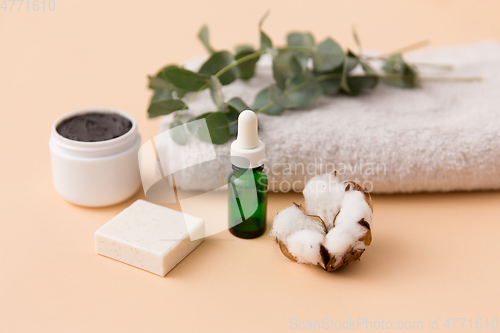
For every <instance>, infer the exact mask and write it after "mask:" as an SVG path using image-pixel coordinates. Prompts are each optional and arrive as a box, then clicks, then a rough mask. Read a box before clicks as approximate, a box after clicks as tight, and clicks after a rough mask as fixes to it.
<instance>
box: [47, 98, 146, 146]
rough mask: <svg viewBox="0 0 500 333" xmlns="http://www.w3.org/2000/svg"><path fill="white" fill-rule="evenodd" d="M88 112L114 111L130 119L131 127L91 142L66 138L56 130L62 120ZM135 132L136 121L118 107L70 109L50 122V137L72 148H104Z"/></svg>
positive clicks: (120, 141)
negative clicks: (121, 132) (118, 134)
mask: <svg viewBox="0 0 500 333" xmlns="http://www.w3.org/2000/svg"><path fill="white" fill-rule="evenodd" d="M89 113H107V114H110V113H111V114H113V113H114V114H118V115H120V116H122V117H125V118H126V119H128V120H130V122H131V123H132V127H131V128H130V130H128V131H127V132H126V133H124V134H122V135H120V136H118V137H116V138H113V139H109V140H103V141H92V142H86V141H77V140H72V139H68V138H66V137H64V136H62V135H61V134H59V132H57V126H59V124H61V123H62V122H63V121H65V120H67V119H70V118H73V117H76V116H80V115H84V114H89ZM136 132H137V122H136V121H135V119H134V118H133V117H132V116H131V115H130V114H128V113H127V112H124V111H121V110H118V109H112V108H103V107H92V108H84V109H78V110H74V111H70V112H67V113H65V114H63V115H61V116H59V117H58V118H57V119H56V120H55V121H54V122H53V123H52V137H53V138H54V139H55V140H57V141H59V143H61V144H63V145H66V146H70V147H74V148H82V149H95V148H105V147H109V146H113V145H116V144H120V143H122V142H123V141H127V140H128V139H129V138H131V137H132V136H135V135H136Z"/></svg>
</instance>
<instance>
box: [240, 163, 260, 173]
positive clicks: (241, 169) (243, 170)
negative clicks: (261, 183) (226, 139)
mask: <svg viewBox="0 0 500 333" xmlns="http://www.w3.org/2000/svg"><path fill="white" fill-rule="evenodd" d="M232 166H233V171H234V173H236V174H238V173H245V172H246V171H247V170H252V171H253V172H259V171H264V164H262V165H259V166H258V167H255V168H241V167H239V166H236V165H234V164H233V165H232Z"/></svg>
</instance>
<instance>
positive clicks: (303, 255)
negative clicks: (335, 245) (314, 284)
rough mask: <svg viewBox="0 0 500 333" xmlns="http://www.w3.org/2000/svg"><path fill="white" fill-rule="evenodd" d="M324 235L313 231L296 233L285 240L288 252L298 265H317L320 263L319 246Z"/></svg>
mask: <svg viewBox="0 0 500 333" xmlns="http://www.w3.org/2000/svg"><path fill="white" fill-rule="evenodd" d="M323 238H324V233H320V232H317V231H313V230H307V229H306V230H301V231H297V232H295V233H293V234H291V235H290V236H288V238H287V248H288V251H290V253H291V254H292V255H293V256H294V257H295V259H296V260H297V262H298V263H301V264H312V265H318V264H319V263H320V262H321V255H320V244H321V241H322V240H323Z"/></svg>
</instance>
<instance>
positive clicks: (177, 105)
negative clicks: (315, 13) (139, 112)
mask: <svg viewBox="0 0 500 333" xmlns="http://www.w3.org/2000/svg"><path fill="white" fill-rule="evenodd" d="M181 109H187V106H186V104H185V103H184V102H183V101H182V100H180V99H161V100H156V101H152V102H151V104H150V105H149V109H148V115H149V118H154V117H158V116H164V115H167V114H170V113H172V112H174V111H177V110H181Z"/></svg>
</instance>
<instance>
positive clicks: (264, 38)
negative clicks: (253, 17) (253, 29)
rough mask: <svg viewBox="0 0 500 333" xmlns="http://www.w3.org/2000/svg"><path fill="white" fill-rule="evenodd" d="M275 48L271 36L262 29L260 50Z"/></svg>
mask: <svg viewBox="0 0 500 333" xmlns="http://www.w3.org/2000/svg"><path fill="white" fill-rule="evenodd" d="M272 48H273V42H272V41H271V38H269V36H268V35H266V33H265V32H264V31H262V30H261V31H260V50H261V51H264V50H269V49H272Z"/></svg>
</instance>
